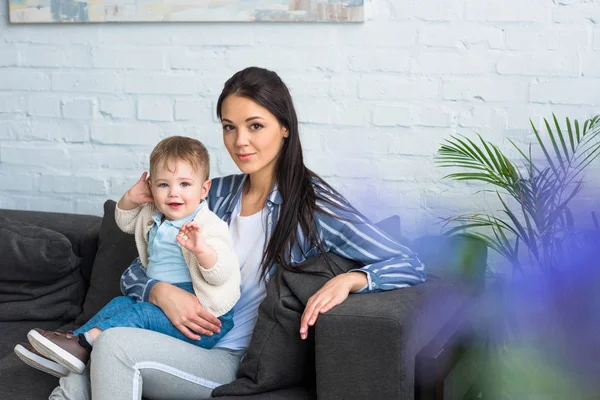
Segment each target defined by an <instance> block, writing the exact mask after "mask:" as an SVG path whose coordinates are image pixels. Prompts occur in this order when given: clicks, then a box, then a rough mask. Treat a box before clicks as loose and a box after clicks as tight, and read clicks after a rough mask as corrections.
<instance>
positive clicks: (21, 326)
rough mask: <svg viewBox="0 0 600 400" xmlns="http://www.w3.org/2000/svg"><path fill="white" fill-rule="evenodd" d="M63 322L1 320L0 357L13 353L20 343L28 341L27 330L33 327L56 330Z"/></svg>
mask: <svg viewBox="0 0 600 400" xmlns="http://www.w3.org/2000/svg"><path fill="white" fill-rule="evenodd" d="M62 324H63V322H61V321H58V320H54V321H16V322H0V332H2V335H0V359H1V358H3V357H5V356H6V355H8V354H10V353H12V352H13V349H14V347H15V345H17V344H18V343H21V342H27V332H29V331H30V330H32V329H33V328H41V329H44V330H55V329H58V328H59V327H60V326H61V325H62Z"/></svg>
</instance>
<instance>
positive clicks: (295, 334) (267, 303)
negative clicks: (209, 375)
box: [212, 253, 358, 397]
mask: <svg viewBox="0 0 600 400" xmlns="http://www.w3.org/2000/svg"><path fill="white" fill-rule="evenodd" d="M324 257H329V260H330V263H329V264H330V266H328V265H327V263H326V262H325V260H324ZM300 266H301V267H302V270H303V271H306V272H310V271H312V272H319V275H315V274H310V273H294V272H290V271H283V272H282V273H281V277H280V296H277V277H273V278H272V279H271V280H270V281H269V284H268V285H267V296H266V298H265V300H264V301H263V302H262V304H261V305H260V307H259V309H258V321H257V323H256V328H255V329H254V333H253V335H252V340H251V341H250V345H249V347H248V351H247V353H246V355H245V356H244V358H243V359H242V361H241V363H240V366H239V369H238V372H237V379H236V380H235V381H233V382H231V383H229V384H226V385H223V386H219V387H218V388H216V389H215V390H213V393H212V395H213V397H222V396H242V395H252V394H257V393H264V392H269V391H273V390H277V389H282V388H292V387H296V386H300V385H302V386H305V387H306V386H308V387H311V388H312V387H314V379H315V378H314V334H313V330H312V328H311V329H310V330H309V336H308V338H307V339H306V340H302V339H300V318H301V317H302V313H303V312H304V305H305V304H306V302H307V301H308V299H309V298H310V296H312V295H313V294H314V293H315V292H317V291H318V290H319V289H320V288H321V287H323V285H324V284H325V283H326V282H327V281H328V280H329V279H331V278H332V277H334V276H336V275H339V274H340V273H344V272H347V271H350V270H352V269H355V268H357V267H358V264H357V263H356V262H355V261H350V260H347V259H345V258H342V257H339V256H336V255H335V254H332V253H327V255H321V256H318V257H313V258H310V259H309V260H307V261H305V262H304V263H303V264H301V265H300Z"/></svg>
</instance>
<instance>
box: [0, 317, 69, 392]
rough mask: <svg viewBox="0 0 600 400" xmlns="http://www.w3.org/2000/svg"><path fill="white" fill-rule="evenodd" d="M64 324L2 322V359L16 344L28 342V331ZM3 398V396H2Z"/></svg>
mask: <svg viewBox="0 0 600 400" xmlns="http://www.w3.org/2000/svg"><path fill="white" fill-rule="evenodd" d="M61 325H63V322H62V321H58V320H54V321H10V322H0V332H2V335H0V359H2V358H3V357H5V356H6V355H8V354H10V353H12V352H13V349H14V347H15V345H17V344H18V343H22V342H27V332H29V331H30V330H32V329H33V328H41V329H44V330H55V329H58V328H59V327H60V326H61ZM0 398H2V396H0Z"/></svg>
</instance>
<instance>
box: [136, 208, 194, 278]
mask: <svg viewBox="0 0 600 400" xmlns="http://www.w3.org/2000/svg"><path fill="white" fill-rule="evenodd" d="M204 204H205V202H204V201H202V202H201V203H200V204H199V205H198V207H197V208H196V210H195V211H194V212H193V213H191V214H190V215H188V216H187V217H183V218H181V219H176V220H173V221H168V220H166V219H165V220H164V221H163V220H162V219H163V214H162V213H161V212H157V213H156V214H154V215H153V216H152V219H153V220H154V225H153V226H152V228H150V231H149V232H148V267H147V268H146V274H147V275H148V277H150V278H152V279H156V280H159V281H162V282H168V283H181V282H191V281H192V277H191V276H190V271H189V268H188V266H187V264H186V263H185V259H184V258H183V252H182V251H181V245H180V244H179V243H178V242H177V239H176V237H177V234H178V233H179V230H180V229H181V227H182V226H183V225H184V224H185V223H186V222H190V221H192V220H193V219H194V217H195V216H196V214H197V213H198V211H200V209H201V208H202V207H203V206H204Z"/></svg>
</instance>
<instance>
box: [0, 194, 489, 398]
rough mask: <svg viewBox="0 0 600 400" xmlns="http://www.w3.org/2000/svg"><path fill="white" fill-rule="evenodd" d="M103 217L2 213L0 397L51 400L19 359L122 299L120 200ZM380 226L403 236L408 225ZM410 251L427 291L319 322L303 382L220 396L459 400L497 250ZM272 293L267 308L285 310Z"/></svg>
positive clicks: (370, 298) (382, 298)
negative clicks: (33, 345)
mask: <svg viewBox="0 0 600 400" xmlns="http://www.w3.org/2000/svg"><path fill="white" fill-rule="evenodd" d="M104 212H105V215H104V218H101V217H97V216H90V215H75V214H60V213H46V212H35V211H18V210H2V209H0V254H1V256H2V258H1V262H2V267H1V268H0V329H1V330H0V332H1V334H0V398H2V399H25V400H28V399H32V400H33V399H44V398H47V397H48V394H49V393H50V392H51V390H52V389H53V388H54V387H55V386H56V385H57V383H58V380H57V379H56V378H54V377H52V376H50V375H47V374H45V373H42V372H39V371H37V370H34V369H32V368H30V367H28V366H26V365H25V364H24V363H22V362H21V361H20V360H19V359H18V358H17V357H16V356H15V355H14V354H13V347H14V346H15V344H17V343H19V342H21V341H24V340H26V333H27V332H28V331H29V330H30V329H31V328H33V327H41V328H44V329H58V328H61V329H64V330H67V329H72V328H74V327H77V326H79V325H81V324H82V323H84V322H85V321H86V320H87V319H88V318H89V317H90V316H91V315H93V314H94V313H95V312H96V311H98V310H99V309H100V308H101V307H102V306H103V305H104V304H105V303H106V302H108V301H109V300H110V299H112V298H113V297H114V296H117V295H120V291H119V277H120V274H121V273H122V271H123V270H124V269H125V268H126V267H127V266H128V265H129V263H130V262H131V260H132V259H133V258H134V257H135V256H136V250H135V245H134V241H133V237H132V236H129V235H125V234H123V233H122V232H120V231H119V230H118V228H117V227H116V225H115V223H114V217H113V214H114V202H113V201H107V202H106V203H105V206H104ZM380 226H381V227H382V228H383V229H385V230H386V231H388V232H390V233H391V234H392V235H396V236H398V237H399V219H397V218H390V219H388V220H386V221H383V222H382V223H381V225H380ZM410 245H411V246H412V248H413V249H415V250H416V251H417V252H419V255H420V257H421V259H422V260H423V261H424V262H425V263H426V264H427V266H428V271H429V277H428V281H427V282H426V283H425V284H423V285H420V286H418V287H414V288H408V289H402V290H397V291H392V292H382V293H375V294H367V295H352V296H350V297H349V299H348V300H347V301H346V302H345V303H343V304H342V305H340V306H338V307H336V308H335V309H333V310H331V311H330V312H328V313H327V314H325V315H323V316H321V317H320V319H319V322H318V324H317V325H316V327H315V329H314V331H313V332H312V336H311V342H310V343H311V344H312V345H311V346H310V348H306V349H303V350H302V351H305V352H306V357H305V361H306V363H305V367H306V368H305V371H304V372H305V373H304V374H303V375H302V380H301V381H299V382H296V383H295V384H294V385H292V386H293V387H290V388H279V389H278V390H273V391H270V392H268V393H261V394H254V395H245V396H231V395H228V396H227V395H226V396H225V397H222V398H225V399H227V398H241V397H244V398H246V399H296V398H297V399H312V398H316V397H318V398H322V399H328V400H329V399H400V398H401V399H413V398H416V399H442V398H443V399H454V398H461V397H462V396H463V395H464V394H465V393H466V391H467V390H468V389H469V388H470V386H471V384H472V382H473V380H474V378H475V371H476V370H477V368H476V363H477V359H476V358H475V359H474V358H473V357H472V356H470V355H469V351H470V350H471V349H475V348H476V347H477V343H476V342H475V341H474V339H473V331H472V328H471V319H472V318H473V316H472V314H471V313H470V310H471V309H472V308H473V304H474V303H476V302H477V299H478V295H479V294H480V293H481V291H482V290H483V286H484V285H483V282H484V273H485V267H486V259H487V250H486V247H485V245H483V244H482V243H480V242H477V241H473V240H472V239H467V238H463V237H451V238H445V237H423V238H419V239H417V240H415V241H414V242H412V243H410ZM284 280H285V277H284ZM273 281H274V280H272V282H273ZM287 281H290V282H291V281H293V279H287ZM273 293H276V291H269V295H268V296H267V300H265V301H272V302H278V301H279V299H278V298H276V297H277V296H276V295H275V294H273ZM261 318H263V317H261ZM257 329H259V328H258V326H257ZM255 332H256V331H255ZM256 336H258V335H256ZM254 343H255V340H253V342H252V344H254ZM252 344H251V345H252ZM263 367H265V366H264V365H263ZM266 368H267V369H268V368H269V365H268V364H267V365H266ZM273 372H274V379H277V376H276V372H277V371H276V370H274V371H273Z"/></svg>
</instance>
